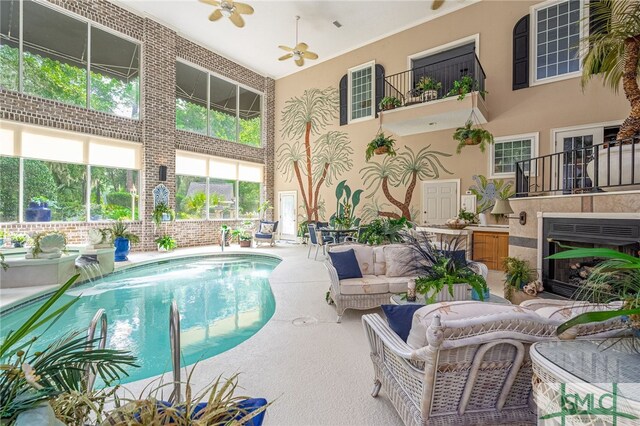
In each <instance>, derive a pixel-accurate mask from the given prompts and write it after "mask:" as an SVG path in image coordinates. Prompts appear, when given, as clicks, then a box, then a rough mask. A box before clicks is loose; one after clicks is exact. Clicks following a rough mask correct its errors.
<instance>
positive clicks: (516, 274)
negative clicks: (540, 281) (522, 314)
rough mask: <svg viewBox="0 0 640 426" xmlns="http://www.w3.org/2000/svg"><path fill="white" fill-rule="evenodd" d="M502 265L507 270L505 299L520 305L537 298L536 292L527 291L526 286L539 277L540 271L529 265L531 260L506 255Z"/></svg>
mask: <svg viewBox="0 0 640 426" xmlns="http://www.w3.org/2000/svg"><path fill="white" fill-rule="evenodd" d="M502 267H503V269H504V272H505V279H504V298H505V299H507V300H508V301H509V302H511V303H512V304H514V305H519V304H520V303H522V302H524V301H525V300H529V299H535V294H531V293H530V292H527V291H525V287H526V286H527V285H528V284H529V283H531V282H532V281H535V280H536V279H537V277H538V273H537V272H536V270H535V269H533V268H531V266H529V262H527V261H526V260H523V259H519V258H517V257H505V258H504V260H503V262H502ZM536 290H537V289H536Z"/></svg>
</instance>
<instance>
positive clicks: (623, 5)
mask: <svg viewBox="0 0 640 426" xmlns="http://www.w3.org/2000/svg"><path fill="white" fill-rule="evenodd" d="M588 7H589V15H590V16H589V20H590V23H591V25H590V28H594V29H597V30H596V31H591V32H590V34H589V36H588V37H587V38H586V39H585V40H583V43H582V45H583V46H585V47H586V52H585V55H584V60H583V65H582V85H583V87H584V86H585V85H586V84H587V83H588V82H589V81H590V80H591V79H592V78H593V77H595V76H600V77H602V82H603V84H605V85H608V86H609V87H610V88H611V89H612V90H613V91H614V92H617V91H618V89H619V87H620V81H622V88H623V90H624V94H625V96H626V98H627V100H628V101H629V103H630V104H631V112H630V113H629V116H628V117H627V118H626V119H625V120H624V121H623V123H622V125H621V126H620V131H619V132H618V136H617V139H618V140H623V139H628V138H630V137H632V136H634V135H637V134H638V133H640V87H639V86H638V72H639V71H640V19H639V18H638V17H639V16H640V2H638V1H625V0H600V1H592V2H589V3H588Z"/></svg>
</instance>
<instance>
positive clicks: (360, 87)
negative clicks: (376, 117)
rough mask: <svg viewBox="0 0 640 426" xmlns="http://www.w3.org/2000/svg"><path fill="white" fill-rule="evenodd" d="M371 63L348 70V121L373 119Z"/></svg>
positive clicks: (372, 66) (372, 65) (372, 68)
mask: <svg viewBox="0 0 640 426" xmlns="http://www.w3.org/2000/svg"><path fill="white" fill-rule="evenodd" d="M374 66H375V64H374V63H373V62H371V63H368V64H365V65H361V66H358V67H356V68H351V69H350V70H349V121H355V120H360V119H364V118H369V117H373V113H374V108H373V99H374V93H373V72H374V71H373V70H374Z"/></svg>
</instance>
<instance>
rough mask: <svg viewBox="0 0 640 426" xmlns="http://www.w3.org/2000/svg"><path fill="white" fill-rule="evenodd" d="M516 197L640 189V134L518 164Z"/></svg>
mask: <svg viewBox="0 0 640 426" xmlns="http://www.w3.org/2000/svg"><path fill="white" fill-rule="evenodd" d="M515 169H516V197H527V196H530V195H558V194H576V193H590V192H600V191H603V190H604V189H605V188H607V189H608V188H616V189H618V188H619V189H620V190H628V189H640V135H637V136H635V137H633V138H630V139H625V140H622V141H613V142H604V143H601V144H596V145H592V144H584V143H583V146H581V147H578V148H576V149H572V150H567V151H564V152H557V153H555V154H549V155H543V156H541V157H536V158H531V159H529V160H524V161H518V162H516V164H515Z"/></svg>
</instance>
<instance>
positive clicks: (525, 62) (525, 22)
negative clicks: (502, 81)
mask: <svg viewBox="0 0 640 426" xmlns="http://www.w3.org/2000/svg"><path fill="white" fill-rule="evenodd" d="M525 87H529V15H525V16H523V17H522V19H520V20H519V21H518V22H517V23H516V26H515V27H513V90H518V89H524V88H525Z"/></svg>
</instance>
